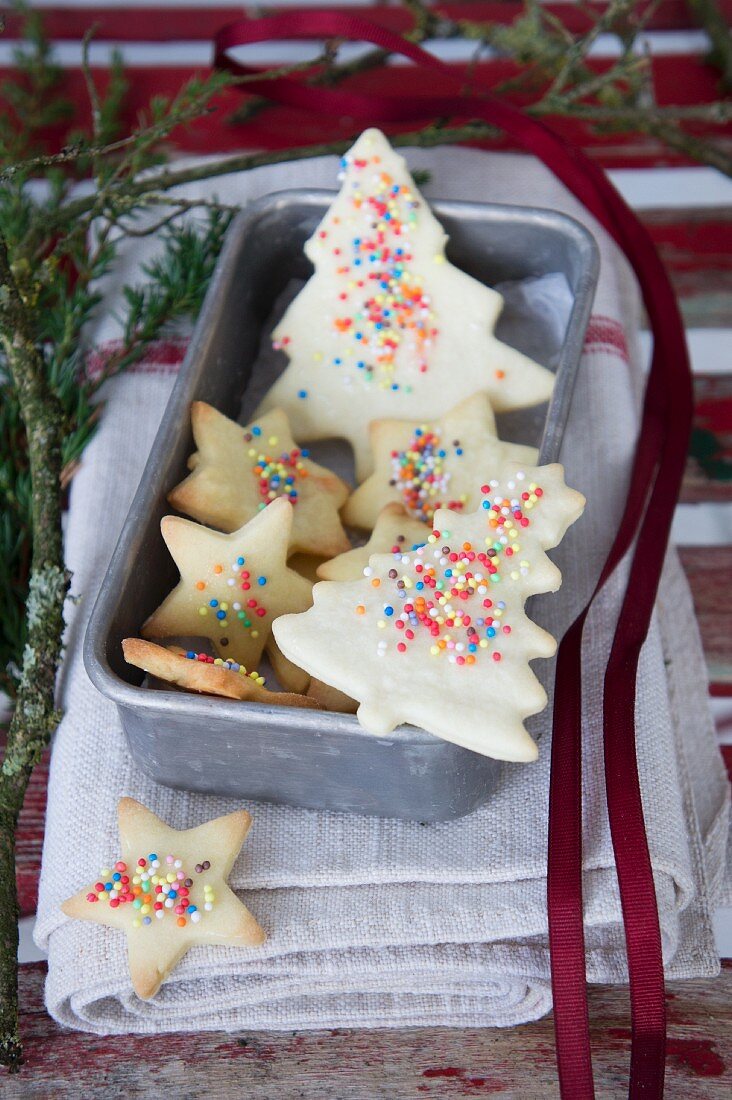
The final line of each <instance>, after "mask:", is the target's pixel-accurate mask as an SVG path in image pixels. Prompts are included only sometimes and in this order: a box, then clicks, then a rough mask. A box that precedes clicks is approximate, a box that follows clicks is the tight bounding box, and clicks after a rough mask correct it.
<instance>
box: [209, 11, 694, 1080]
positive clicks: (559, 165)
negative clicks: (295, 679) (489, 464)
mask: <svg viewBox="0 0 732 1100" xmlns="http://www.w3.org/2000/svg"><path fill="white" fill-rule="evenodd" d="M290 38H297V39H327V38H338V39H346V40H350V41H362V42H369V43H371V44H372V45H375V46H378V47H380V48H382V49H384V50H387V51H389V52H390V53H395V54H402V55H403V56H405V57H408V58H409V59H411V60H412V61H414V62H415V63H416V64H418V65H421V66H422V67H424V68H430V69H433V70H435V71H439V72H440V73H441V74H443V75H447V76H450V77H451V78H452V79H454V80H455V81H456V83H458V84H460V83H461V81H462V77H461V76H460V74H459V73H456V72H454V71H453V70H452V69H450V68H449V66H447V65H445V64H443V63H442V62H441V61H438V60H437V59H436V58H434V57H432V56H431V55H430V54H429V53H427V52H426V51H425V50H423V49H421V48H420V47H419V46H416V45H415V44H414V43H411V42H409V41H408V40H407V39H405V38H403V37H401V35H399V34H396V33H394V32H392V31H389V30H387V29H386V28H384V27H382V26H379V25H378V24H375V23H372V22H371V21H370V20H366V19H363V18H360V17H358V16H351V15H347V14H344V13H343V12H339V11H329V10H323V9H317V10H299V11H294V12H286V13H282V14H279V15H274V16H271V17H268V18H263V19H252V20H246V19H243V20H239V21H237V22H235V23H232V24H230V25H229V26H226V27H224V28H223V29H222V30H221V31H220V32H219V33H218V34H217V36H216V40H215V48H216V58H215V63H216V64H217V65H218V66H219V67H221V68H226V69H229V70H230V71H232V72H235V73H247V74H250V75H251V74H253V73H256V71H257V70H256V69H252V68H249V67H247V66H244V65H239V64H237V63H236V62H234V61H232V59H231V58H230V57H229V56H228V54H227V51H228V50H230V49H231V48H232V47H234V46H241V45H246V44H250V43H255V42H263V41H267V40H277V39H280V40H281V39H290ZM473 83H474V85H475V83H476V81H475V79H474V81H473ZM246 91H248V92H256V93H259V94H261V95H263V96H266V97H267V98H268V99H272V100H275V101H277V102H278V103H284V104H288V105H290V106H293V107H300V108H308V109H310V110H313V111H316V112H319V113H321V114H330V115H341V116H347V117H349V118H353V119H355V120H359V121H362V122H364V123H368V124H374V123H377V122H405V121H409V120H414V119H424V118H434V117H435V116H443V115H444V116H459V117H462V118H479V119H483V120H485V121H487V122H490V123H492V124H493V125H496V126H499V127H500V128H501V129H502V130H504V131H505V132H506V133H507V134H509V135H510V136H511V137H512V138H513V139H514V141H515V142H517V143H518V144H519V145H521V146H522V147H523V148H525V149H526V150H527V151H529V152H530V153H533V154H534V155H535V156H537V157H539V158H540V159H541V160H542V161H543V162H544V164H545V165H546V166H547V167H548V168H549V169H550V170H551V171H552V172H553V173H554V174H555V175H556V176H557V177H558V178H559V179H560V180H561V181H562V182H563V183H564V184H565V186H566V187H568V188H569V190H570V191H572V192H573V194H574V195H575V196H576V197H577V198H578V199H579V200H580V201H581V202H582V203H584V205H585V206H586V207H587V209H588V210H590V211H591V212H592V214H594V216H595V217H596V218H597V219H598V220H599V221H600V222H601V223H602V225H603V226H604V227H605V228H606V229H607V230H608V232H609V233H610V234H611V235H612V236H613V237H614V239H615V240H616V242H617V243H618V245H619V246H620V248H621V249H622V250H623V251H624V253H625V255H626V256H627V257H628V259H629V261H630V263H631V265H632V266H633V268H634V270H635V272H636V274H637V276H638V279H639V282H640V285H641V290H642V293H643V300H644V302H645V306H646V310H647V312H648V316H649V319H650V323H651V327H652V329H653V348H654V350H653V360H652V364H651V371H650V375H649V380H648V385H647V388H646V394H645V400H644V406H643V415H642V423H641V431H640V437H639V442H638V446H637V449H636V453H635V457H634V461H633V467H632V472H631V478H630V485H629V490H628V496H627V500H626V505H625V510H624V513H623V517H622V519H621V522H620V526H619V528H618V531H617V534H616V536H615V540H614V542H613V546H612V549H611V551H610V554H609V555H608V558H607V561H606V562H605V565H604V567H603V570H602V575H601V577H600V579H599V581H598V585H597V588H596V590H595V593H594V594H593V597H592V599H593V600H594V597H595V596H596V595H597V593H598V592H599V591H600V589H601V588H602V587H603V585H604V584H605V582H606V581H607V579H608V577H609V576H610V575H611V573H612V572H613V571H614V570H615V568H616V567H617V565H618V564H619V562H620V561H621V560H622V558H623V557H625V555H626V554H627V553H628V552H629V551H630V550H631V548H632V547H633V543H634V540H635V548H634V549H633V554H632V568H631V573H630V579H629V581H628V585H627V588H626V592H625V596H624V601H623V606H622V612H621V615H620V619H619V624H618V628H617V630H616V633H615V637H614V640H613V645H612V649H611V652H610V655H609V659H608V664H607V668H606V672H605V683H604V688H605V693H604V700H605V701H604V708H603V721H604V753H605V772H606V792H607V803H608V815H609V820H610V828H611V834H612V840H613V848H614V852H615V861H616V866H617V874H618V883H619V889H620V897H621V904H622V909H623V920H624V924H625V937H626V946H627V956H628V971H629V978H630V1000H631V1016H632V1042H631V1061H630V1084H629V1095H630V1096H631V1097H632V1098H634V1100H635V1098H640V1097H643V1098H655V1097H661V1096H662V1095H663V1078H664V1060H665V1038H666V1022H665V1003H664V980H663V961H662V957H661V936H660V930H659V925H658V912H657V908H656V897H655V891H654V885H653V874H652V869H651V861H650V855H649V851H648V843H647V838H646V832H645V825H644V820H643V807H642V804H641V794H640V783H639V778H638V767H637V760H636V750H635V721H634V717H635V716H634V708H635V688H636V675H637V668H638V658H639V655H640V649H641V646H642V644H643V641H644V639H645V637H646V634H647V632H648V627H649V624H650V619H651V613H652V610H653V605H654V602H655V597H656V592H657V588H658V582H659V578H660V574H661V568H662V565H663V560H664V556H665V550H666V545H667V542H668V536H669V531H670V527H671V521H672V518H673V513H674V509H675V505H676V500H677V498H678V493H679V489H680V486H681V478H682V474H683V469H684V463H685V457H686V449H687V442H688V436H689V431H690V427H691V410H692V395H691V375H690V371H689V362H688V355H687V351H686V343H685V338H684V330H683V325H682V321H681V317H680V315H679V311H678V307H677V304H676V301H675V298H674V294H673V291H672V289H671V285H670V283H669V280H668V277H667V275H666V273H665V271H664V268H663V266H662V264H661V262H660V260H659V258H658V255H657V254H656V251H655V248H654V245H653V243H652V241H651V239H650V237H649V235H648V234H647V232H646V231H645V229H644V228H643V226H642V225H641V223H640V222H639V221H638V219H637V218H636V217H635V215H634V214H633V213H632V211H631V210H630V209H629V208H628V206H627V205H626V204H625V202H624V201H623V199H622V198H621V196H620V195H619V194H618V192H617V191H616V190H615V188H614V187H613V186H612V184H611V183H610V181H609V180H608V178H607V177H606V176H605V174H604V172H603V171H602V169H601V168H599V167H598V165H596V164H595V163H594V162H593V161H591V160H589V159H588V158H587V157H586V156H585V155H584V153H582V152H581V151H580V150H579V149H576V148H574V147H573V146H571V145H568V144H567V143H566V142H564V141H563V140H562V139H561V138H559V137H558V136H557V135H556V134H554V133H553V132H552V131H551V130H550V129H548V128H547V127H546V126H544V125H543V124H542V123H540V122H537V121H535V120H533V119H531V118H529V117H528V116H526V115H524V114H522V113H521V111H519V110H517V109H516V108H515V107H512V106H511V105H510V104H508V103H505V102H503V101H502V100H499V99H497V98H495V97H494V96H493V95H492V94H491V93H490V91H489V90H488V89H487V88H486V87H485V86H484V85H481V86H480V88H479V94H475V93H474V94H473V95H471V97H470V98H467V97H465V96H462V95H460V94H456V95H454V96H443V95H439V96H438V95H431V94H430V95H425V96H416V95H410V96H400V97H398V98H396V97H389V96H381V95H375V94H374V95H372V94H362V93H359V92H355V91H352V90H350V89H348V88H339V89H337V90H334V89H332V88H325V87H320V86H313V85H309V84H304V83H301V82H299V81H298V80H294V79H291V78H288V77H282V78H278V79H274V80H269V79H267V80H262V81H253V82H251V83H247V85H246ZM591 602H592V601H591ZM589 606H590V605H588V607H587V608H585V610H584V611H583V612H582V613H581V614H580V616H579V617H578V618H577V620H576V621H575V622H574V623H573V624H572V626H571V627H570V629H569V631H568V632H567V634H566V635H565V637H564V639H563V641H562V643H561V645H560V648H559V654H558V659H557V670H556V688H555V703H554V734H553V737H552V761H551V780H550V793H549V852H548V884H547V908H548V918H549V945H550V952H551V960H552V988H553V996H554V1021H555V1030H556V1040H557V1064H558V1070H559V1080H560V1088H561V1093H562V1096H563V1097H565V1098H566V1100H585V1098H591V1097H594V1085H593V1077H592V1063H591V1054H590V1032H589V1016H588V1009H587V989H586V971H585V950H584V929H583V919H582V779H581V761H582V755H581V752H582V722H581V643H582V632H583V628H584V624H585V619H586V617H587V613H588V611H589Z"/></svg>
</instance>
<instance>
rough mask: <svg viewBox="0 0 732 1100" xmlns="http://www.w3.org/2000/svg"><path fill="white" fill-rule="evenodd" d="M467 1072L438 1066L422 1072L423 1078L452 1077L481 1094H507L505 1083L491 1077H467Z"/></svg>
mask: <svg viewBox="0 0 732 1100" xmlns="http://www.w3.org/2000/svg"><path fill="white" fill-rule="evenodd" d="M467 1072H468V1071H467V1070H465V1069H460V1068H459V1067H458V1066H437V1067H434V1068H433V1069H425V1070H423V1071H422V1076H423V1077H432V1078H434V1077H451V1078H453V1080H458V1081H460V1083H461V1084H462V1085H464V1086H465V1088H466V1089H470V1090H474V1089H477V1090H479V1091H480V1092H505V1091H506V1089H507V1087H508V1086H507V1085H506V1084H505V1083H504V1082H503V1081H498V1080H496V1079H495V1078H493V1079H491V1078H489V1077H467V1076H466V1074H467ZM419 1091H420V1092H424V1091H426V1090H425V1086H424V1085H422V1086H420V1087H419Z"/></svg>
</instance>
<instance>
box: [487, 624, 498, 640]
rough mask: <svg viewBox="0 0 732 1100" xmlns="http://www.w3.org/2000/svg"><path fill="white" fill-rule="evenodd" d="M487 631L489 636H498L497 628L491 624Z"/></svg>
mask: <svg viewBox="0 0 732 1100" xmlns="http://www.w3.org/2000/svg"><path fill="white" fill-rule="evenodd" d="M485 633H486V637H487V638H495V636H496V631H495V628H494V627H492V626H489V627H488V629H487V630H486V632H485Z"/></svg>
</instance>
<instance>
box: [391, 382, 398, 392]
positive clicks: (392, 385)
mask: <svg viewBox="0 0 732 1100" xmlns="http://www.w3.org/2000/svg"><path fill="white" fill-rule="evenodd" d="M391 388H392V389H393V390H398V389H399V386H398V385H397V384H396V382H392V384H391Z"/></svg>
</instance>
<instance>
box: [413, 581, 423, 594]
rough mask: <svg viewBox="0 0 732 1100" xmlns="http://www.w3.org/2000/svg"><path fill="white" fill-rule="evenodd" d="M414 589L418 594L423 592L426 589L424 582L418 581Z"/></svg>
mask: <svg viewBox="0 0 732 1100" xmlns="http://www.w3.org/2000/svg"><path fill="white" fill-rule="evenodd" d="M414 587H415V588H416V589H417V591H418V592H421V591H422V589H423V588H424V581H417V583H416V584H415V586H414Z"/></svg>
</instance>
